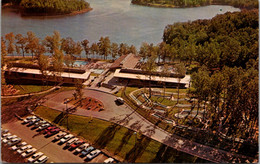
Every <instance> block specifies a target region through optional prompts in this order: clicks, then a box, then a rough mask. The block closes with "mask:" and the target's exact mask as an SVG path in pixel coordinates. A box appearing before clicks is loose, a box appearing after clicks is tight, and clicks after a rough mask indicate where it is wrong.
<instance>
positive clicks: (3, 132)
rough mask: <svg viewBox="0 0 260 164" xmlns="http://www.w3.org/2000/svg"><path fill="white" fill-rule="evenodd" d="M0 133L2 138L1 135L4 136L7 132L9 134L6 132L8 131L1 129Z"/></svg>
mask: <svg viewBox="0 0 260 164" xmlns="http://www.w3.org/2000/svg"><path fill="white" fill-rule="evenodd" d="M1 132H2V136H3V134H6V133H8V132H9V130H8V129H2V130H1Z"/></svg>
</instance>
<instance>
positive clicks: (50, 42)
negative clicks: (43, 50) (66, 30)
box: [43, 31, 61, 54]
mask: <svg viewBox="0 0 260 164" xmlns="http://www.w3.org/2000/svg"><path fill="white" fill-rule="evenodd" d="M60 42H61V38H60V33H59V32H58V31H54V32H53V35H52V36H46V37H45V39H44V40H43V45H45V46H46V47H47V48H48V49H47V50H48V52H49V53H51V54H53V53H54V50H55V49H60V48H61V47H60V46H61V43H60Z"/></svg>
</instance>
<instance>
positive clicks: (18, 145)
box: [11, 142, 27, 150]
mask: <svg viewBox="0 0 260 164" xmlns="http://www.w3.org/2000/svg"><path fill="white" fill-rule="evenodd" d="M25 145H27V143H26V142H22V143H19V144H17V145H14V146H12V147H11V149H12V150H17V149H19V148H20V147H22V146H25Z"/></svg>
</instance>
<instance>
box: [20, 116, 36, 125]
mask: <svg viewBox="0 0 260 164" xmlns="http://www.w3.org/2000/svg"><path fill="white" fill-rule="evenodd" d="M36 118H37V117H36V116H28V117H26V118H25V119H24V120H23V122H22V124H27V123H28V122H29V121H30V120H32V119H36Z"/></svg>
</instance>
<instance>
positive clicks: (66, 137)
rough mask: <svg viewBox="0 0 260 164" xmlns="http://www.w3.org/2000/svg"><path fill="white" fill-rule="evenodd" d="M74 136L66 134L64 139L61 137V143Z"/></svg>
mask: <svg viewBox="0 0 260 164" xmlns="http://www.w3.org/2000/svg"><path fill="white" fill-rule="evenodd" d="M73 137H74V136H73V135H72V134H68V135H66V136H64V137H63V138H62V139H60V144H63V143H65V142H67V141H68V140H69V139H71V138H73Z"/></svg>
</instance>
